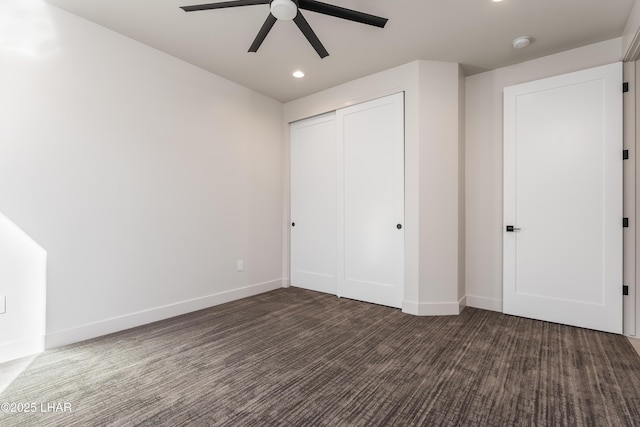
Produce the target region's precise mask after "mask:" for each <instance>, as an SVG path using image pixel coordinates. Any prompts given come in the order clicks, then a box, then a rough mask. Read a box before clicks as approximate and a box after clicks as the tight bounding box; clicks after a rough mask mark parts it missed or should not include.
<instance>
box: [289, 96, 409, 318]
mask: <svg viewBox="0 0 640 427" xmlns="http://www.w3.org/2000/svg"><path fill="white" fill-rule="evenodd" d="M291 284H292V286H297V287H301V288H305V289H311V290H314V291H319V292H326V293H330V294H335V295H338V296H339V297H345V298H351V299H356V300H360V301H367V302H372V303H376V304H382V305H387V306H391V307H398V308H400V307H401V305H402V299H403V293H404V97H403V94H402V93H398V94H395V95H390V96H387V97H384V98H379V99H375V100H372V101H368V102H364V103H361V104H356V105H352V106H349V107H346V108H342V109H339V110H336V111H334V112H331V113H328V114H324V115H321V116H316V117H312V118H308V119H305V120H301V121H298V122H295V123H292V124H291Z"/></svg>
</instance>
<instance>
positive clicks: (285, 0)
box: [271, 0, 298, 21]
mask: <svg viewBox="0 0 640 427" xmlns="http://www.w3.org/2000/svg"><path fill="white" fill-rule="evenodd" d="M271 14H272V15H273V16H275V17H276V18H277V19H279V20H281V21H291V20H292V19H293V18H295V17H296V15H297V14H298V6H296V4H295V3H294V2H293V1H291V0H273V1H272V2H271Z"/></svg>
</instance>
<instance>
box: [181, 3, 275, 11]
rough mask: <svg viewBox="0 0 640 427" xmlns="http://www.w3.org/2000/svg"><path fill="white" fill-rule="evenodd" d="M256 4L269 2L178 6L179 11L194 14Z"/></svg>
mask: <svg viewBox="0 0 640 427" xmlns="http://www.w3.org/2000/svg"><path fill="white" fill-rule="evenodd" d="M256 4H269V0H235V1H223V2H220V3H207V4H196V5H194V6H180V9H182V10H184V11H185V12H195V11H198V10H209V9H224V8H226V7H237V6H253V5H256Z"/></svg>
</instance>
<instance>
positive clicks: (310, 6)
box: [299, 0, 388, 28]
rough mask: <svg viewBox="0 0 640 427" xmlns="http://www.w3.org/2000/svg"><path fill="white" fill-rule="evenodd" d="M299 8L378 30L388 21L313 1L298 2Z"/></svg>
mask: <svg viewBox="0 0 640 427" xmlns="http://www.w3.org/2000/svg"><path fill="white" fill-rule="evenodd" d="M299 7H300V9H305V10H310V11H312V12H317V13H322V14H324V15H330V16H335V17H336V18H342V19H348V20H349V21H355V22H360V23H361V24H367V25H373V26H375V27H380V28H384V26H385V25H386V24H387V21H388V19H387V18H381V17H379V16H375V15H369V14H368V13H364V12H358V11H357V10H351V9H346V8H344V7H340V6H335V5H332V4H327V3H322V2H319V1H315V0H299Z"/></svg>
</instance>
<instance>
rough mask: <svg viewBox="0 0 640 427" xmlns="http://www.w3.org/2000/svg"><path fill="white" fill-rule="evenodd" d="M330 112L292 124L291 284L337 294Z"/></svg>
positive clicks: (333, 134)
mask: <svg viewBox="0 0 640 427" xmlns="http://www.w3.org/2000/svg"><path fill="white" fill-rule="evenodd" d="M336 165H337V159H336V124H335V113H330V114H326V115H323V116H319V117H313V118H310V119H306V120H302V121H299V122H296V123H293V124H291V221H292V223H291V284H292V285H293V286H298V287H301V288H305V289H311V290H314V291H319V292H326V293H331V294H334V295H335V294H336V293H337V290H336V263H337V260H336V245H337V232H338V231H337V218H336V216H337V184H336V180H337V170H336Z"/></svg>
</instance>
